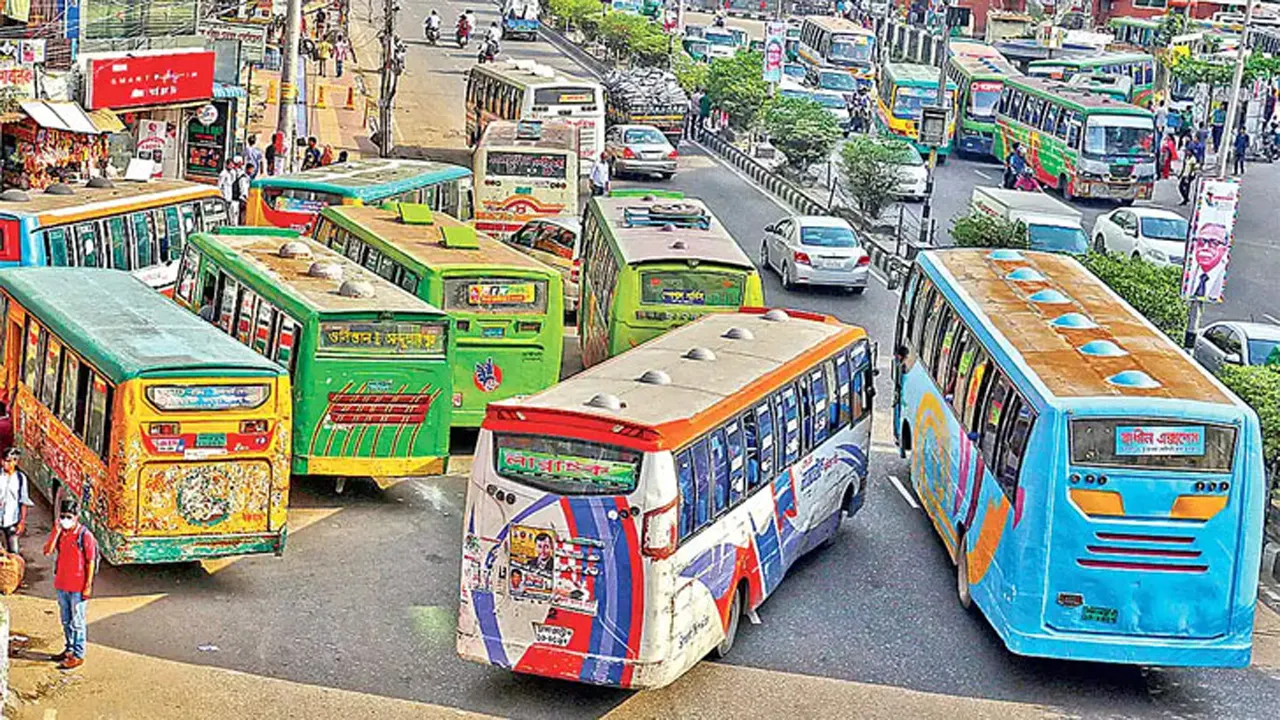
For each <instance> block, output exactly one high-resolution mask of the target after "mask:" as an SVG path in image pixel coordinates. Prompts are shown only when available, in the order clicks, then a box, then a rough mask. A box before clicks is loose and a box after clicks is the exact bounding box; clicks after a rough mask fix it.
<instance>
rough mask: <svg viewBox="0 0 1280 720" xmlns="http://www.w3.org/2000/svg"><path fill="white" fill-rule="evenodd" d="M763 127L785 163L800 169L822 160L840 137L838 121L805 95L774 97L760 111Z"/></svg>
mask: <svg viewBox="0 0 1280 720" xmlns="http://www.w3.org/2000/svg"><path fill="white" fill-rule="evenodd" d="M764 127H765V131H766V132H767V133H769V140H770V141H771V142H772V143H773V145H774V147H776V148H778V149H779V150H781V151H782V152H783V153H784V154H786V156H787V163H788V164H789V165H791V166H792V167H793V168H796V169H797V170H804V169H805V168H807V167H809V166H810V165H812V164H813V163H816V162H819V161H822V160H826V159H827V158H828V157H830V155H831V150H832V149H833V148H834V147H835V146H836V141H837V140H839V139H840V124H839V123H838V122H836V119H835V118H834V117H832V115H831V113H830V112H828V111H827V109H826V108H824V107H822V105H821V104H820V103H818V102H817V101H815V100H810V99H808V98H804V99H800V98H778V99H777V100H774V101H773V102H771V103H770V104H769V107H768V109H767V110H765V113H764Z"/></svg>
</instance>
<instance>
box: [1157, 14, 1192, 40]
mask: <svg viewBox="0 0 1280 720" xmlns="http://www.w3.org/2000/svg"><path fill="white" fill-rule="evenodd" d="M1186 31H1187V16H1186V15H1183V14H1182V13H1176V12H1174V13H1167V14H1166V15H1165V16H1164V17H1163V18H1162V19H1161V20H1160V28H1159V29H1158V30H1156V39H1155V46H1156V47H1158V48H1168V47H1169V44H1170V43H1172V42H1173V39H1174V38H1175V37H1177V36H1179V35H1181V34H1183V33H1185V32H1186Z"/></svg>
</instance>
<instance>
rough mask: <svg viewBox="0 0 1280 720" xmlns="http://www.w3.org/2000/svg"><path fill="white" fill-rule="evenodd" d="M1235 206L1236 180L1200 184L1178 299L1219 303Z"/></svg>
mask: <svg viewBox="0 0 1280 720" xmlns="http://www.w3.org/2000/svg"><path fill="white" fill-rule="evenodd" d="M1239 204H1240V183H1239V181H1236V180H1209V179H1205V180H1204V181H1202V182H1201V184H1200V192H1199V194H1198V195H1197V197H1196V210H1195V214H1194V215H1192V217H1191V236H1190V237H1189V238H1188V241H1187V254H1186V260H1185V265H1184V266H1183V269H1182V297H1184V298H1186V299H1188V300H1200V301H1203V302H1215V303H1220V302H1222V295H1223V290H1224V289H1225V287H1226V284H1227V264H1228V262H1229V261H1230V259H1231V240H1232V236H1233V234H1234V232H1235V226H1236V208H1237V207H1238V206H1239Z"/></svg>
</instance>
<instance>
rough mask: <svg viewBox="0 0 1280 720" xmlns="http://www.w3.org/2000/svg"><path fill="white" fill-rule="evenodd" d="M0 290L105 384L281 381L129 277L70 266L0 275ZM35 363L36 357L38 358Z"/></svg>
mask: <svg viewBox="0 0 1280 720" xmlns="http://www.w3.org/2000/svg"><path fill="white" fill-rule="evenodd" d="M0 288H4V290H6V291H7V292H8V293H9V295H10V296H12V297H13V299H14V300H16V301H17V302H18V303H19V304H21V305H22V306H23V307H25V308H26V309H27V310H28V311H29V312H31V313H32V314H33V315H35V316H36V318H38V319H39V320H40V321H41V322H43V323H44V324H45V325H47V326H48V327H49V329H50V330H52V331H53V333H54V334H55V335H57V336H58V338H59V339H61V340H63V341H65V342H66V343H67V345H69V346H70V347H71V348H72V349H73V350H75V351H76V352H77V353H79V354H80V355H81V356H82V357H84V358H85V359H86V360H88V361H89V362H90V363H91V364H92V365H93V366H94V367H96V368H97V369H98V370H99V371H100V372H102V373H103V374H104V375H105V376H106V377H107V378H108V379H109V380H111V382H113V383H120V382H124V381H126V380H130V379H132V378H136V377H139V376H142V375H144V374H145V375H147V376H149V377H163V376H165V375H166V374H167V373H170V372H176V373H181V374H183V375H190V374H192V373H193V372H196V373H198V372H201V371H206V370H207V371H209V372H210V373H218V374H234V375H264V376H272V375H283V374H285V370H284V368H282V367H280V366H279V365H276V364H275V363H273V362H271V361H270V360H268V359H266V358H264V357H262V356H261V355H259V354H258V353H256V352H254V351H253V350H250V349H249V348H247V347H245V346H244V345H241V344H240V343H238V342H236V341H235V340H233V339H232V338H231V337H229V336H228V335H226V334H224V333H222V332H221V331H219V330H218V329H217V328H214V327H213V326H212V325H210V324H209V323H207V322H205V321H204V320H201V319H200V317H199V316H197V315H195V314H194V313H191V312H189V311H187V310H184V309H183V308H181V307H179V306H178V305H177V304H175V303H174V302H172V301H171V300H169V299H167V298H165V297H164V296H163V295H161V294H160V293H157V292H156V291H155V290H152V289H151V288H149V287H147V285H146V284H145V283H143V282H142V281H141V280H138V279H137V278H135V277H133V276H132V275H130V274H129V273H126V272H120V271H118V270H103V269H98V268H72V267H20V268H10V269H7V270H0ZM41 361H42V362H43V358H42V359H41Z"/></svg>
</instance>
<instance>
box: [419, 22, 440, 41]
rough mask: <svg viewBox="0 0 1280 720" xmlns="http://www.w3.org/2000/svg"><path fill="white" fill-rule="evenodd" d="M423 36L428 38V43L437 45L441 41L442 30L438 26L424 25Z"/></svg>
mask: <svg viewBox="0 0 1280 720" xmlns="http://www.w3.org/2000/svg"><path fill="white" fill-rule="evenodd" d="M422 34H423V35H424V36H426V38H427V42H429V43H431V44H432V45H435V44H436V42H437V41H438V40H440V28H439V27H438V26H435V25H428V24H425V23H424V24H423V26H422Z"/></svg>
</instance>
